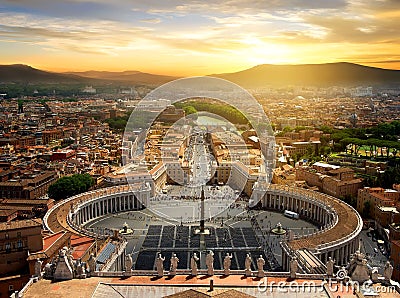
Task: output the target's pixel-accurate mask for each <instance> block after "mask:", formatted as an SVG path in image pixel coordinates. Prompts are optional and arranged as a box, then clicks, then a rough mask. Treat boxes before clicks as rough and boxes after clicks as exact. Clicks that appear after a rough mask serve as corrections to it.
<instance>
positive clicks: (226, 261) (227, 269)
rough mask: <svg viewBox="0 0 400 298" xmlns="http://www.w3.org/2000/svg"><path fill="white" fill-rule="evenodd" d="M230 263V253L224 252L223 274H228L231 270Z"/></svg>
mask: <svg viewBox="0 0 400 298" xmlns="http://www.w3.org/2000/svg"><path fill="white" fill-rule="evenodd" d="M231 263H232V254H231V255H229V253H228V252H227V253H226V256H225V258H224V275H229V274H230V271H231Z"/></svg>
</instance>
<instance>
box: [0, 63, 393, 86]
mask: <svg viewBox="0 0 400 298" xmlns="http://www.w3.org/2000/svg"><path fill="white" fill-rule="evenodd" d="M212 76H216V77H220V78H223V79H226V80H229V81H232V82H234V83H237V84H239V85H241V86H243V87H250V88H254V87H264V86H269V85H275V86H288V85H302V86H360V85H370V86H395V85H396V86H399V85H400V70H388V69H382V68H376V67H369V66H363V65H358V64H352V63H346V62H340V63H326V64H300V65H269V64H263V65H258V66H255V67H252V68H249V69H246V70H243V71H239V72H234V73H223V74H214V75H212ZM175 79H177V77H173V76H165V75H157V74H150V73H144V72H140V71H121V72H110V71H85V72H69V73H56V72H49V71H43V70H39V69H36V68H33V67H31V66H28V65H22V64H13V65H0V83H23V84H26V83H32V84H33V83H36V84H40V83H42V84H53V83H54V84H56V83H64V84H91V85H101V84H111V85H117V84H124V85H126V84H129V85H131V84H143V85H152V86H158V85H162V84H164V83H167V82H169V81H172V80H175Z"/></svg>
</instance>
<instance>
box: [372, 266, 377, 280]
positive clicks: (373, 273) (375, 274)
mask: <svg viewBox="0 0 400 298" xmlns="http://www.w3.org/2000/svg"><path fill="white" fill-rule="evenodd" d="M371 280H372V282H378V281H379V271H378V267H374V268H372V272H371Z"/></svg>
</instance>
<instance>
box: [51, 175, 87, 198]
mask: <svg viewBox="0 0 400 298" xmlns="http://www.w3.org/2000/svg"><path fill="white" fill-rule="evenodd" d="M93 185H94V179H93V178H92V177H91V176H90V175H89V174H75V175H72V176H66V177H62V178H60V179H58V180H57V181H56V182H55V183H53V184H52V185H50V187H49V190H48V195H49V197H50V198H52V199H54V200H56V201H59V200H64V199H66V198H68V197H71V196H74V195H77V194H80V193H82V192H85V191H87V190H88V189H89V188H90V187H92V186H93Z"/></svg>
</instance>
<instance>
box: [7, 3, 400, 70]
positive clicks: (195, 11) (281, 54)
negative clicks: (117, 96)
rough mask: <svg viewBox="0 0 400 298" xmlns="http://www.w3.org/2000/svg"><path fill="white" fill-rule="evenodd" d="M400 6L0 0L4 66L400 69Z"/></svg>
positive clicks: (371, 4)
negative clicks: (309, 65) (344, 65)
mask: <svg viewBox="0 0 400 298" xmlns="http://www.w3.org/2000/svg"><path fill="white" fill-rule="evenodd" d="M399 28H400V1H399V0H365V1H362V0H318V1H311V0H268V1H267V0H264V1H260V0H253V1H249V0H216V1H209V0H198V1H191V0H188V1H175V0H159V1H154V0H130V1H129V0H112V1H111V0H34V1H33V0H12V1H8V0H0V64H16V63H22V64H28V65H31V66H33V67H36V68H40V69H45V70H51V71H85V70H108V71H122V70H139V71H143V72H150V73H158V74H167V75H179V76H186V75H206V74H213V73H225V72H234V71H240V70H244V69H247V68H250V67H253V66H255V65H258V64H303V63H327V62H341V61H346V62H354V63H359V64H363V65H369V66H375V67H382V68H389V69H400V51H399V49H400V34H399Z"/></svg>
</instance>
